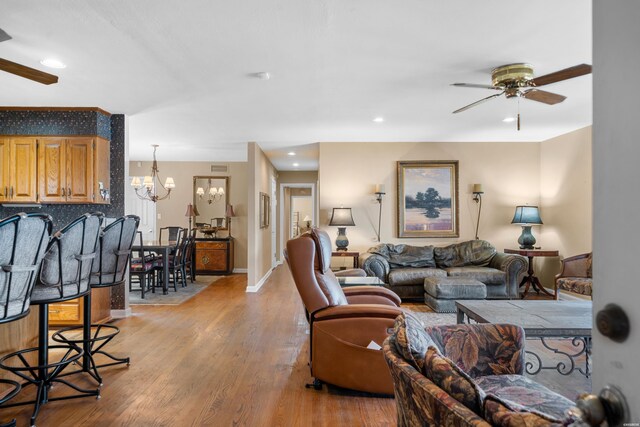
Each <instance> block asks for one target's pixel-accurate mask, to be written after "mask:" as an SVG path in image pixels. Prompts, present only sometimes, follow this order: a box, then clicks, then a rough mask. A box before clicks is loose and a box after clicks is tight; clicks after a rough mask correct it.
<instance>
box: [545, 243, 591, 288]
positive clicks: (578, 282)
mask: <svg viewBox="0 0 640 427" xmlns="http://www.w3.org/2000/svg"><path fill="white" fill-rule="evenodd" d="M592 262H593V254H592V253H591V252H589V253H587V254H580V255H576V256H572V257H569V258H565V259H563V260H562V271H560V274H558V275H556V280H555V284H554V290H555V297H556V299H558V297H559V291H560V290H564V291H569V292H573V293H576V294H580V295H585V296H589V297H590V296H591V294H592V292H593V279H592V277H593V275H592V268H591V265H592Z"/></svg>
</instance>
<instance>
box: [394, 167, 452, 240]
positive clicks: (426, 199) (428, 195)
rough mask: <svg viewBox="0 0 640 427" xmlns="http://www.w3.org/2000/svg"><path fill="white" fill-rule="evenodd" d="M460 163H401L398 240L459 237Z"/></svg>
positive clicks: (399, 174)
mask: <svg viewBox="0 0 640 427" xmlns="http://www.w3.org/2000/svg"><path fill="white" fill-rule="evenodd" d="M459 235H460V231H459V229H458V161H457V160H447V161H440V160H425V161H408V162H398V237H458V236H459Z"/></svg>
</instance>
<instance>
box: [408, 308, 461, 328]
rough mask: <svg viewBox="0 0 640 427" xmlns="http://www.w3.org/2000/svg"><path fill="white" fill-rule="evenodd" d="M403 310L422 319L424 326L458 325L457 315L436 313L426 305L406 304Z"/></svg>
mask: <svg viewBox="0 0 640 427" xmlns="http://www.w3.org/2000/svg"><path fill="white" fill-rule="evenodd" d="M402 309H403V310H404V311H407V312H409V313H411V314H413V315H414V316H416V317H417V318H418V319H420V320H421V321H422V323H424V326H442V325H455V324H456V323H457V322H456V314H455V313H435V312H433V311H431V309H430V308H429V307H427V306H426V305H424V304H412V303H406V304H402Z"/></svg>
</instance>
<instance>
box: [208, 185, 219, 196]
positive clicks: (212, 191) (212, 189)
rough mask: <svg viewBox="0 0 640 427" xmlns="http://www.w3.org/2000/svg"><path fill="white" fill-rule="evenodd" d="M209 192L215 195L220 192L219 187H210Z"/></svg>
mask: <svg viewBox="0 0 640 427" xmlns="http://www.w3.org/2000/svg"><path fill="white" fill-rule="evenodd" d="M209 194H210V195H212V196H215V195H216V194H218V189H217V188H216V187H211V188H210V189H209Z"/></svg>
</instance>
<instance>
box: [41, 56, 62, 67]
mask: <svg viewBox="0 0 640 427" xmlns="http://www.w3.org/2000/svg"><path fill="white" fill-rule="evenodd" d="M40 63H41V64H42V65H44V66H45V67H49V68H67V64H65V63H64V62H62V61H59V60H57V59H54V58H45V59H43V60H42V61H40Z"/></svg>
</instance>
